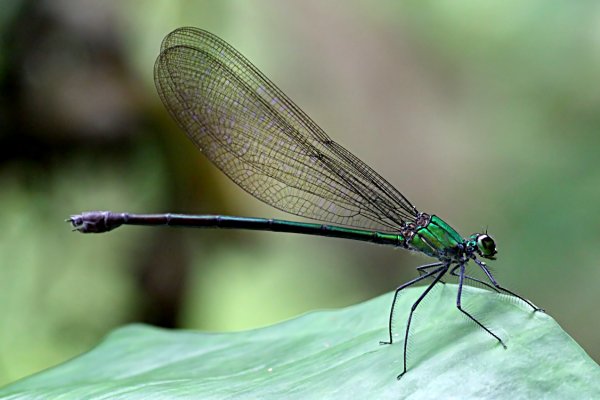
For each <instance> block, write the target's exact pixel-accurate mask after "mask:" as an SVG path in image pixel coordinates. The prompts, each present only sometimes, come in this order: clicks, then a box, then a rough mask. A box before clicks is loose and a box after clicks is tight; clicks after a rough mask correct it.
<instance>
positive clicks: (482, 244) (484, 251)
mask: <svg viewBox="0 0 600 400" xmlns="http://www.w3.org/2000/svg"><path fill="white" fill-rule="evenodd" d="M471 237H472V238H474V239H475V244H476V246H477V248H476V250H477V253H478V254H479V255H480V256H481V257H483V258H488V259H490V260H495V259H496V257H494V256H495V255H496V253H498V251H497V250H496V242H494V239H492V237H491V236H490V235H488V234H487V233H475V234H473V235H472V236H471Z"/></svg>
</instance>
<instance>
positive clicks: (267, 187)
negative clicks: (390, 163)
mask: <svg viewBox="0 0 600 400" xmlns="http://www.w3.org/2000/svg"><path fill="white" fill-rule="evenodd" d="M154 79H155V83H156V87H157V89H158V93H159V95H160V97H161V99H162V101H163V103H164V104H165V106H166V108H167V109H168V110H169V112H170V113H171V115H172V116H173V117H174V118H175V119H176V120H177V122H178V123H179V125H180V126H181V127H182V129H184V130H185V132H186V133H187V135H188V136H189V137H190V139H191V140H192V141H193V142H194V143H195V144H196V146H197V147H198V148H199V149H200V150H201V151H202V152H203V153H204V154H205V155H206V156H207V157H208V158H209V160H211V161H212V162H213V163H214V164H215V165H216V166H217V167H218V168H219V169H221V171H223V172H224V173H225V174H226V175H227V176H229V178H231V179H232V180H233V181H234V182H235V183H237V184H238V185H239V186H240V187H242V188H243V189H244V190H246V191H247V192H249V193H250V194H252V195H253V196H254V197H256V198H258V199H260V200H262V201H263V202H265V203H267V204H270V205H271V206H273V207H276V208H278V209H280V210H283V211H286V212H289V213H292V214H295V215H299V216H303V217H307V218H311V219H315V220H320V221H324V222H330V223H335V224H340V225H346V226H354V227H359V228H365V229H376V230H381V231H396V230H398V228H399V226H401V225H402V224H403V222H405V221H413V220H414V218H415V217H416V215H417V210H416V209H415V208H414V207H413V206H412V204H410V202H409V201H408V200H407V199H406V198H405V197H404V196H403V195H402V194H401V193H400V192H398V191H397V190H396V189H395V188H394V187H393V186H392V185H390V184H389V183H388V182H387V181H386V180H385V179H383V178H382V177H381V176H380V175H378V174H377V173H376V172H375V171H373V170H372V169H371V168H370V167H369V166H367V165H366V164H365V163H363V162H362V161H360V160H359V159H358V158H356V157H355V156H354V155H353V154H351V153H350V152H349V151H348V150H346V149H344V148H343V147H342V146H340V145H339V144H337V143H336V142H334V141H332V140H331V139H330V138H329V137H328V136H327V135H326V134H325V133H324V132H323V131H322V130H321V128H319V127H318V126H317V125H316V124H315V123H314V122H313V121H312V120H311V119H310V118H309V117H308V116H307V115H306V114H305V113H304V112H303V111H302V110H300V108H299V107H298V106H296V105H295V104H294V103H293V102H292V101H291V100H290V99H289V98H288V97H287V96H286V95H285V94H284V93H283V92H281V90H279V89H278V88H277V87H276V86H275V85H274V84H273V83H272V82H271V81H270V80H269V79H268V78H266V77H265V76H264V75H263V74H262V73H261V72H260V71H259V70H258V69H257V68H256V67H255V66H253V65H252V64H251V63H250V62H249V61H248V60H246V58H244V57H243V56H242V55H241V54H240V53H238V52H237V51H236V50H235V49H234V48H232V47H231V46H229V45H228V44H227V43H225V42H224V41H223V40H221V39H219V38H218V37H216V36H214V35H212V34H210V33H208V32H206V31H203V30H200V29H196V28H180V29H177V30H175V31H173V32H172V33H170V34H169V35H168V36H167V37H166V38H165V39H164V40H163V43H162V46H161V53H160V55H159V56H158V59H157V60H156V64H155V67H154Z"/></svg>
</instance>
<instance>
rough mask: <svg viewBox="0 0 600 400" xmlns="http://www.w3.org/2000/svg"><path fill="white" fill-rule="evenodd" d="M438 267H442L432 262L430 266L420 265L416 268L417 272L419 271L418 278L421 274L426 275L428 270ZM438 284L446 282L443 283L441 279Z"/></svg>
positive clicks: (438, 263) (439, 263)
mask: <svg viewBox="0 0 600 400" xmlns="http://www.w3.org/2000/svg"><path fill="white" fill-rule="evenodd" d="M440 265H442V263H441V262H434V263H431V264H425V265H421V266H420V267H417V271H419V276H423V274H424V273H426V272H427V270H428V269H430V268H433V267H439V266H440ZM440 282H441V283H443V284H446V282H444V281H443V280H441V279H440Z"/></svg>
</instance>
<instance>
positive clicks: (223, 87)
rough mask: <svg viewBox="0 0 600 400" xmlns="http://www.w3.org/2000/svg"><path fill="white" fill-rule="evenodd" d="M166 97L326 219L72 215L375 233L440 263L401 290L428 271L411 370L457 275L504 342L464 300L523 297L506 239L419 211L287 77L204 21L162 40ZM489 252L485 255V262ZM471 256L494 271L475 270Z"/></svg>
mask: <svg viewBox="0 0 600 400" xmlns="http://www.w3.org/2000/svg"><path fill="white" fill-rule="evenodd" d="M154 79H155V83H156V87H157V89H158V93H159V95H160V97H161V99H162V102H163V103H164V105H165V106H166V108H167V109H168V110H169V112H170V113H171V115H172V116H173V118H175V120H176V121H177V122H178V123H179V126H180V127H181V128H182V129H183V130H184V131H185V132H186V133H187V135H188V137H189V138H190V139H191V140H192V142H193V143H194V144H195V145H196V146H197V147H198V148H199V149H200V151H201V152H202V153H204V155H205V156H206V157H208V159H209V160H210V161H212V163H213V164H215V165H216V166H217V167H218V168H219V169H221V171H223V172H224V173H225V174H226V175H227V176H228V177H229V178H231V179H232V180H233V181H234V182H235V183H236V184H238V185H239V186H240V187H241V188H243V189H244V190H246V191H247V192H248V193H250V194H251V195H253V196H254V197H256V198H257V199H260V200H262V201H263V202H265V203H267V204H270V205H271V206H273V207H275V208H277V209H280V210H283V211H286V212H288V213H291V214H295V215H298V216H303V217H307V218H310V219H313V220H317V221H321V222H324V223H326V224H320V223H304V222H293V221H284V220H278V219H265V218H245V217H233V216H223V215H181V214H129V213H112V212H109V211H92V212H84V213H82V214H79V215H73V216H71V218H69V220H68V221H69V222H71V223H72V224H73V227H74V229H76V230H78V231H80V232H83V233H98V232H107V231H110V230H112V229H115V228H117V227H118V226H120V225H168V226H177V227H196V228H229V229H231V228H236V229H252V230H263V231H275V232H291V233H302V234H308V235H319V236H328V237H338V238H344V239H353V240H361V241H367V242H371V243H377V244H383V245H390V246H395V247H402V248H405V249H408V250H412V251H416V252H421V253H424V254H426V255H428V256H430V257H433V258H435V259H437V261H436V262H434V263H431V264H427V265H423V266H421V267H418V268H417V270H418V271H419V277H417V278H415V279H413V280H411V281H409V282H407V283H405V284H403V285H402V286H400V287H398V288H397V289H396V291H395V293H394V299H393V301H392V307H391V310H390V316H389V324H388V334H389V338H388V339H387V340H386V341H383V342H381V343H382V344H392V343H393V342H394V334H393V326H392V325H393V324H392V316H393V314H394V306H395V304H396V299H397V298H398V294H399V293H400V292H401V291H402V290H403V289H405V288H407V287H409V286H412V285H414V284H416V283H418V282H421V281H425V280H430V282H429V285H428V286H427V287H426V288H425V290H424V291H423V292H422V294H421V295H420V296H419V297H418V298H417V300H416V301H415V303H414V304H413V306H412V307H411V309H410V312H409V314H408V321H407V323H406V327H405V329H404V355H403V357H404V369H403V371H402V373H401V374H400V375H398V379H400V377H401V376H402V375H404V374H405V373H406V371H407V360H406V350H407V345H408V342H409V331H410V327H411V322H412V318H413V315H414V313H415V311H416V310H417V307H418V306H419V304H420V303H421V301H422V300H423V299H424V298H425V296H427V294H428V293H429V292H430V291H431V289H432V288H433V287H434V286H435V285H436V284H437V283H438V282H440V280H441V279H442V277H443V276H444V275H446V274H447V273H448V274H450V275H452V276H455V277H457V278H458V292H457V297H456V306H457V308H458V309H459V310H460V311H461V312H462V313H463V314H465V315H466V316H467V317H468V318H470V319H471V320H472V321H473V322H474V323H476V324H477V325H479V326H480V327H481V328H482V329H483V330H485V331H486V332H487V333H488V334H490V335H491V336H492V337H493V338H494V339H495V340H497V341H498V342H499V343H500V344H501V345H502V346H503V347H505V348H506V346H505V344H504V342H503V341H502V339H501V338H500V337H499V336H497V335H496V334H495V333H494V332H492V331H491V330H490V329H488V328H487V327H486V326H484V325H483V324H482V323H481V322H479V321H478V320H477V319H476V318H475V317H474V316H473V315H471V314H470V313H469V312H468V311H466V310H465V309H464V308H463V307H462V289H463V285H464V284H465V282H471V283H476V284H479V285H483V286H485V287H487V288H489V289H492V290H494V291H496V292H503V293H506V294H509V295H512V296H515V297H517V298H519V299H521V300H522V301H524V302H525V303H527V304H528V305H529V306H531V308H532V309H533V310H534V311H540V310H541V309H539V308H537V307H536V306H535V305H534V304H533V303H531V302H530V301H528V300H526V299H524V298H523V297H521V296H519V295H517V294H515V293H514V292H512V291H510V290H508V289H506V288H504V287H502V286H501V285H499V284H498V282H497V281H496V280H495V279H494V277H493V275H492V273H491V272H490V270H489V268H488V267H487V265H486V264H485V262H484V261H482V260H481V259H490V260H493V259H494V258H495V255H496V244H495V242H494V240H493V239H492V237H491V236H490V235H488V234H487V232H484V233H474V234H472V235H471V236H468V237H466V238H463V237H462V236H460V235H459V234H458V233H457V232H456V231H455V230H454V229H453V228H452V227H451V226H450V225H448V224H447V223H446V222H444V221H443V220H442V219H441V218H439V217H437V216H436V215H433V214H427V213H424V212H420V211H418V210H417V209H416V208H415V207H414V206H413V205H412V204H411V203H410V202H409V201H408V200H407V198H406V197H405V196H404V195H403V194H402V193H400V192H399V191H398V190H397V189H396V188H394V187H393V186H392V185H391V184H389V183H388V182H387V181H386V180H385V179H383V178H382V177H381V176H380V175H379V174H378V173H376V172H375V171H374V170H373V169H371V168H370V167H369V166H368V165H366V164H365V163H363V162H362V161H360V160H359V159H358V158H357V157H356V156H354V155H353V154H352V153H350V152H349V151H348V150H346V149H345V148H343V147H342V146H340V145H339V144H337V143H336V142H334V141H333V140H331V139H330V138H329V136H327V135H326V134H325V132H323V130H321V128H319V127H318V126H317V124H315V123H314V122H313V121H312V120H311V119H310V118H309V117H308V116H307V115H306V114H305V113H304V112H303V111H302V110H301V109H300V108H299V107H298V106H297V105H296V104H294V103H293V102H292V101H291V100H290V99H289V98H288V97H287V96H286V95H285V94H284V93H283V92H282V91H281V90H280V89H279V88H278V87H277V86H275V85H274V84H273V83H272V82H271V81H270V80H269V79H268V78H267V77H265V76H264V75H263V74H262V73H261V72H260V71H259V70H258V69H257V68H256V67H255V66H254V65H252V64H251V63H250V62H249V61H248V60H247V59H246V58H245V57H244V56H242V55H241V54H240V53H238V52H237V51H236V50H235V49H234V48H233V47H231V46H230V45H229V44H227V43H225V42H224V41H223V40H221V39H220V38H218V37H216V36H214V35H212V34H210V33H208V32H206V31H203V30H200V29H196V28H180V29H177V30H175V31H173V32H172V33H170V34H169V35H167V37H166V38H165V39H164V40H163V42H162V46H161V51H160V55H159V56H158V59H157V60H156V64H155V66H154ZM480 258H481V259H480ZM470 261H473V262H474V263H475V264H476V265H477V266H478V267H479V268H480V269H481V270H482V271H483V274H484V275H485V278H483V279H479V278H476V277H474V276H471V275H468V274H467V273H466V265H467V263H468V262H470Z"/></svg>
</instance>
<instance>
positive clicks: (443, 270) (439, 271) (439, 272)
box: [396, 265, 448, 380]
mask: <svg viewBox="0 0 600 400" xmlns="http://www.w3.org/2000/svg"><path fill="white" fill-rule="evenodd" d="M446 271H448V265H444V266H442V267H440V268H438V269H436V270H434V271H432V272H431V273H432V274H435V273H437V275H436V276H435V279H434V280H433V282H431V283H430V284H429V286H427V289H425V290H424V291H423V293H421V295H420V296H419V298H418V299H417V301H415V302H414V303H413V305H412V307H411V308H410V314H409V315H408V322H407V323H406V331H405V333H404V370H403V371H402V373H401V374H400V375H398V376H397V377H396V379H398V380H399V379H400V378H402V376H404V374H406V370H407V368H406V349H407V347H408V333H409V331H410V323H411V321H412V317H413V314H414V312H415V310H416V309H417V307H418V306H419V303H421V301H422V300H423V299H424V298H425V296H427V294H428V293H429V291H430V290H431V289H432V288H433V287H434V286H435V284H436V283H438V281H439V280H440V279H441V278H442V276H444V274H445V273H446ZM428 275H429V274H428ZM428 275H423V278H425V277H426V276H428Z"/></svg>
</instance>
